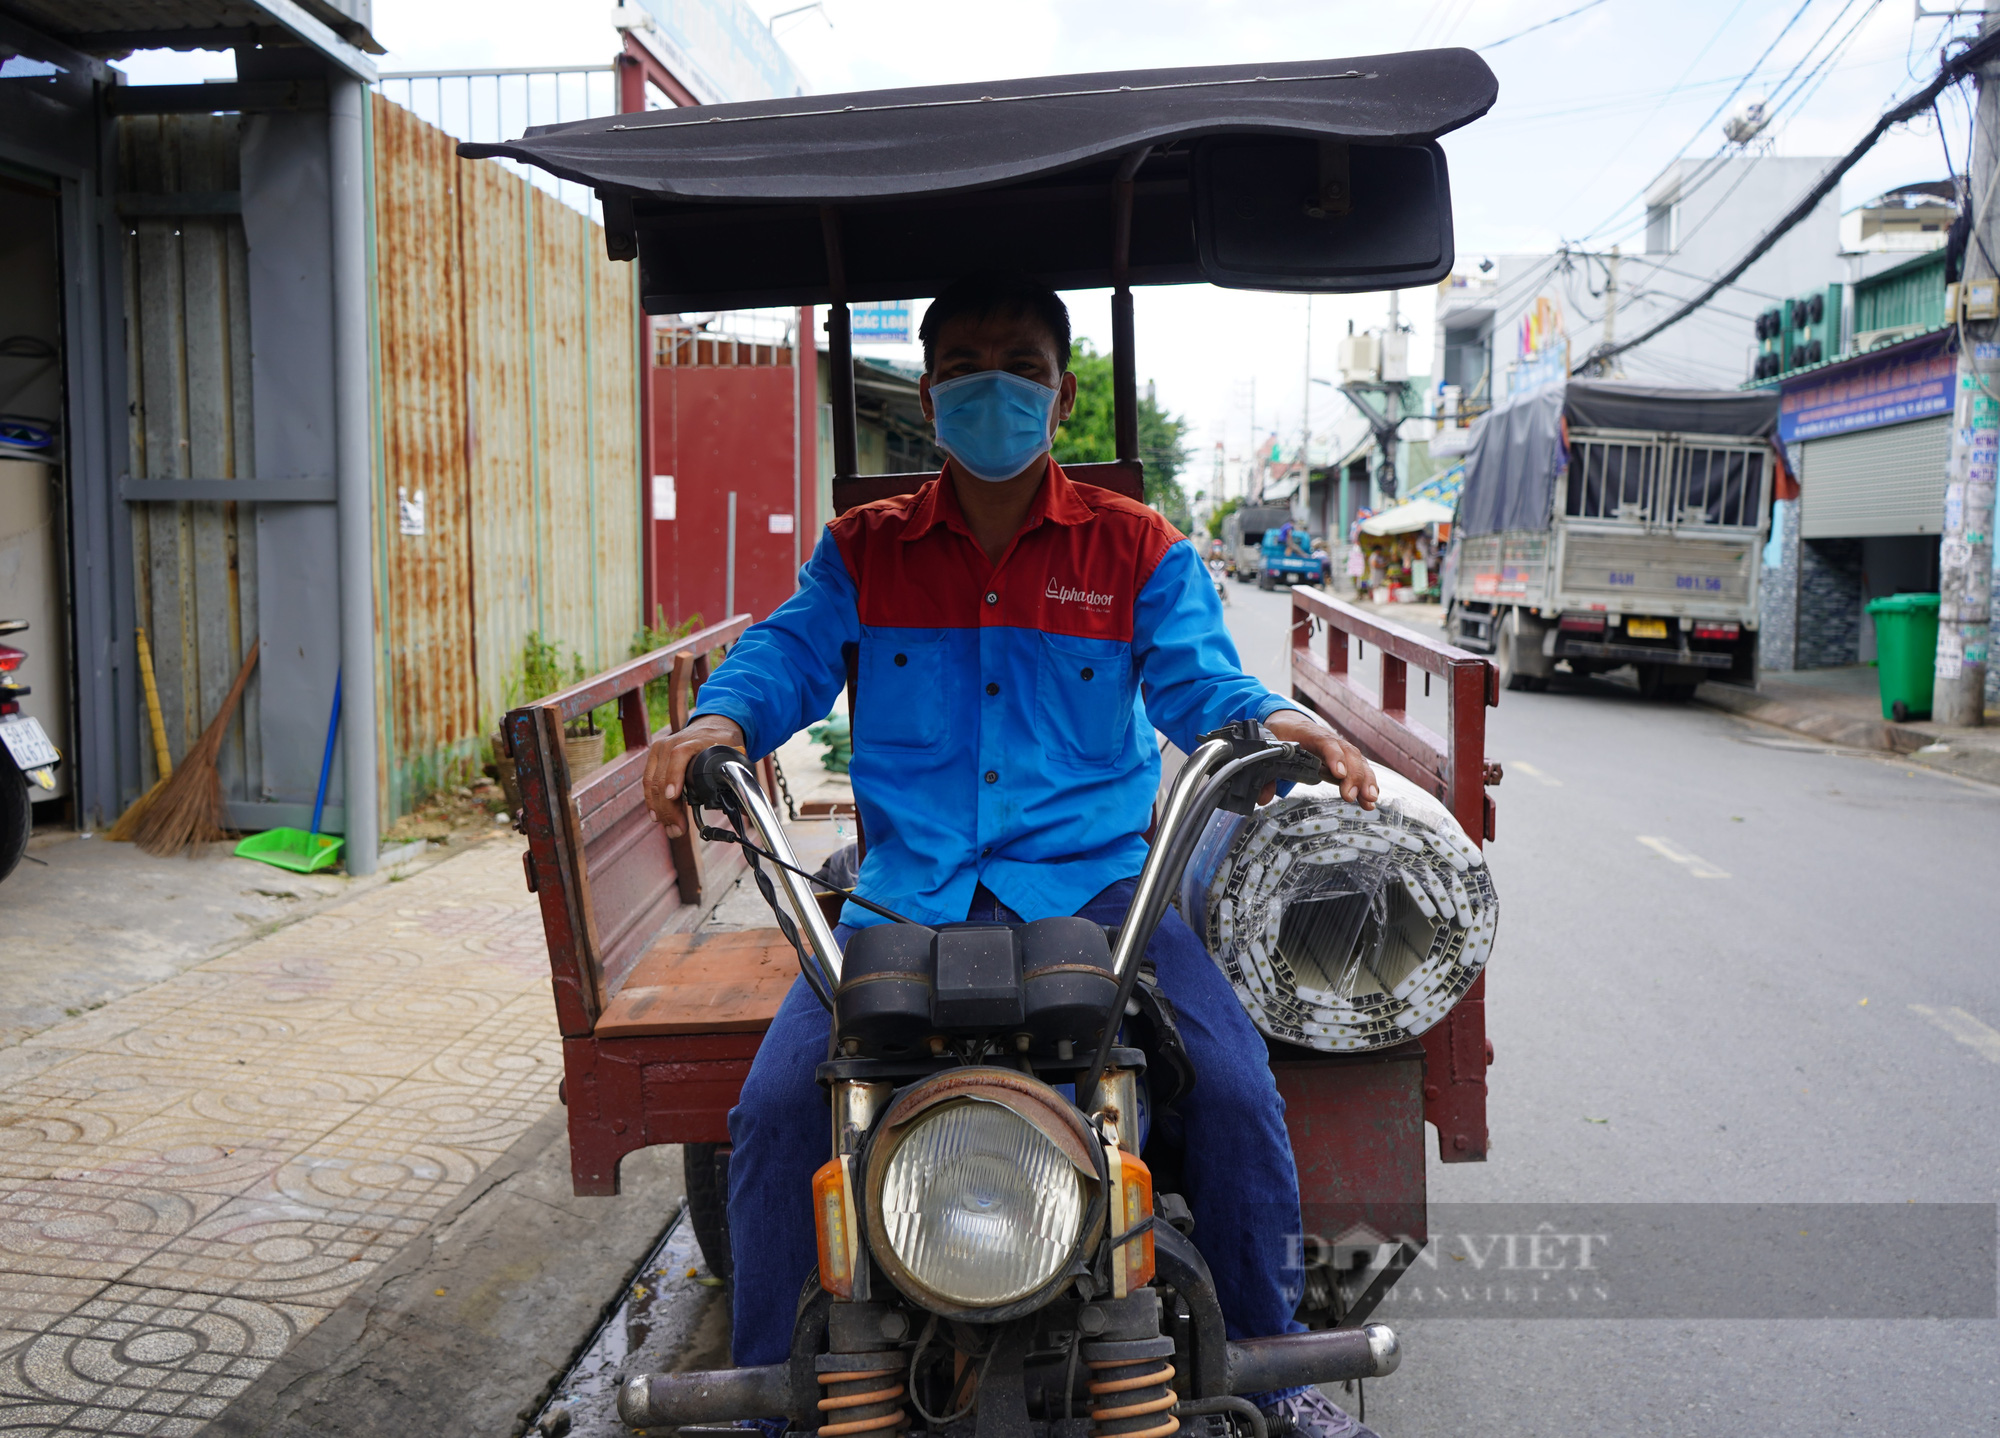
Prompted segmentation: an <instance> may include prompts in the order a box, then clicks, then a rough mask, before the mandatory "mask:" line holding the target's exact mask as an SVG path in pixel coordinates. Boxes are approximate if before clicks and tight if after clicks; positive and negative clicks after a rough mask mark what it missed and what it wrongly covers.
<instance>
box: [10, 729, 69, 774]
mask: <svg viewBox="0 0 2000 1438" xmlns="http://www.w3.org/2000/svg"><path fill="white" fill-rule="evenodd" d="M0 743H4V744H5V745H6V746H7V752H8V753H9V754H11V755H12V756H13V758H14V763H15V764H16V765H17V766H18V767H19V768H20V769H21V770H22V771H23V772H24V773H25V772H26V771H27V770H30V769H46V768H47V767H48V766H49V765H51V764H60V763H61V762H62V755H60V754H58V753H57V752H56V746H55V745H53V744H51V743H50V742H49V736H48V735H46V734H44V733H43V732H42V726H41V724H40V723H39V722H38V721H36V720H34V719H28V718H20V719H9V720H7V721H6V722H5V723H4V724H0Z"/></svg>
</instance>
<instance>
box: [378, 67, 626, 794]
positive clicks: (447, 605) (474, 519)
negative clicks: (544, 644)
mask: <svg viewBox="0 0 2000 1438" xmlns="http://www.w3.org/2000/svg"><path fill="white" fill-rule="evenodd" d="M373 104H374V114H373V117H372V118H373V134H374V163H373V167H372V168H373V174H374V188H375V196H374V198H375V219H376V239H375V246H376V249H375V273H376V294H377V327H378V344H377V352H376V385H377V395H376V406H375V408H376V415H377V428H378V436H379V439H378V443H379V455H378V463H377V466H376V468H377V474H378V479H379V484H380V490H379V495H378V502H379V512H380V516H381V523H380V529H379V536H380V537H379V541H378V543H379V551H380V552H379V563H378V575H379V581H378V582H379V584H380V593H379V598H378V615H379V622H380V624H381V628H382V654H383V681H384V682H383V686H382V703H383V724H384V728H385V734H384V739H385V743H384V746H383V752H384V755H385V764H386V767H387V773H386V774H385V775H384V776H383V777H384V779H385V781H386V784H387V790H388V792H387V795H386V797H387V800H388V805H389V808H388V811H387V812H388V813H389V814H395V813H400V812H403V811H404V810H406V809H407V808H408V806H409V804H410V803H411V802H412V801H413V800H414V799H416V798H418V797H420V796H421V795H422V794H424V793H426V792H429V791H430V790H431V789H433V788H435V787H437V786H438V785H439V784H441V783H447V782H452V781H453V780H455V779H456V778H457V777H458V775H459V774H460V773H461V772H462V771H463V770H464V769H465V768H466V767H467V766H469V765H470V764H472V763H474V762H476V761H477V759H478V757H479V755H480V753H481V751H482V749H483V745H484V742H485V739H486V737H487V736H488V735H489V734H490V733H491V731H492V729H493V727H494V724H495V721H496V720H497V719H498V717H499V715H500V713H501V712H502V710H503V709H505V708H506V706H507V704H508V702H509V698H510V695H509V690H510V687H512V686H513V685H514V684H515V683H516V682H517V681H518V677H519V673H520V667H521V656H522V649H523V645H524V643H525V641H526V639H527V637H528V635H529V634H530V633H539V634H540V635H541V636H542V637H543V638H544V639H547V640H554V641H556V642H558V643H560V644H561V645H562V646H563V647H564V651H565V654H566V655H569V654H574V655H579V656H581V658H582V660H583V662H584V664H585V665H586V666H587V667H589V668H590V669H591V670H593V671H595V670H597V669H601V668H603V667H604V666H606V665H607V664H609V663H611V662H612V661H614V660H616V659H619V658H622V657H623V656H624V654H625V652H626V648H627V646H628V644H629V643H630V641H631V639H632V636H633V634H634V632H635V631H636V629H637V628H638V626H639V623H640V619H641V615H640V512H639V503H640V483H639V455H638V443H637V439H638V431H637V423H638V421H637V403H638V397H637V383H638V375H637V367H636V359H637V353H636V351H637V346H638V335H639V328H638V306H637V303H636V297H635V295H634V292H633V286H632V277H631V274H630V272H629V270H628V269H627V268H625V267H623V266H616V265H613V264H612V263H611V262H610V261H609V260H607V259H606V258H605V254H604V239H603V232H602V230H600V229H599V227H598V226H596V225H595V224H593V223H592V222H591V221H590V220H589V219H588V218H587V217H586V216H584V215H581V214H579V213H577V212H576V211H575V210H573V209H570V208H568V207H566V206H564V205H562V204H561V203H559V202H558V201H556V200H555V199H553V198H551V197H550V196H548V195H547V194H544V193H542V192H541V191H539V190H537V189H535V188H533V187H532V186H530V185H528V184H527V183H525V182H523V181H522V180H520V179H518V178H516V177H514V176H512V175H510V174H508V173H506V172H505V171H504V170H502V169H501V168H500V167H498V166H496V165H492V164H488V163H486V162H483V161H466V160H460V159H459V158H458V157H457V155H456V153H455V152H454V141H453V140H452V139H451V137H450V136H448V135H446V134H445V133H444V132H443V131H441V130H438V129H436V128H435V127H433V126H431V125H429V124H426V123H425V122H424V121H422V120H420V119H418V118H417V117H416V116H415V115H413V114H411V113H410V112H409V111H408V110H405V109H404V108H402V107H401V106H399V105H397V104H395V103H393V102H392V101H389V100H387V99H385V98H383V97H382V96H380V95H376V96H375V97H374V99H373ZM419 516H421V517H420V518H419ZM514 697H515V698H516V699H518V697H519V696H518V695H515V696H514Z"/></svg>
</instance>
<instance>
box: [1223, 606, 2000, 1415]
mask: <svg viewBox="0 0 2000 1438" xmlns="http://www.w3.org/2000/svg"><path fill="white" fill-rule="evenodd" d="M1230 600H1231V604H1230V607H1229V616H1230V624H1231V627H1232V628H1233V630H1234V631H1235V633H1236V634H1237V636H1238V642H1239V644H1240V646H1241V647H1242V650H1243V656H1244V661H1245V665H1246V667H1248V668H1250V669H1252V670H1253V671H1254V672H1257V673H1259V674H1260V675H1261V677H1263V678H1264V679H1265V680H1266V682H1267V683H1272V684H1273V685H1274V687H1276V685H1277V684H1279V683H1281V682H1282V680H1283V673H1284V670H1283V667H1282V666H1283V660H1284V646H1285V642H1286V637H1285V636H1286V629H1285V626H1286V623H1287V610H1286V604H1287V599H1286V596H1285V595H1283V594H1271V595H1266V594H1260V593H1257V592H1256V591H1254V590H1252V589H1249V588H1247V587H1243V586H1232V587H1231V592H1230ZM1415 692H1416V687H1415V684H1414V679H1413V685H1412V693H1413V703H1418V704H1420V703H1421V701H1419V700H1416V699H1415V697H1414V696H1415ZM1489 722H1490V728H1489V744H1488V753H1489V754H1490V755H1492V756H1494V757H1497V758H1500V759H1502V760H1504V761H1506V763H1507V778H1506V781H1505V783H1504V784H1503V785H1502V787H1501V788H1500V789H1499V790H1498V791H1497V794H1496V798H1497V800H1498V803H1499V825H1498V829H1499V840H1498V842H1497V843H1495V844H1493V845H1492V846H1491V847H1490V848H1489V851H1488V852H1489V854H1490V855H1491V861H1492V864H1493V869H1494V876H1495V881H1496V883H1497V885H1498V887H1499V891H1500V895H1501V904H1502V909H1501V924H1500V938H1499V941H1498V944H1497V946H1496V948H1495V950H1494V956H1493V960H1492V968H1491V974H1490V977H1489V982H1488V988H1489V994H1488V1001H1487V1013H1488V1016H1489V1018H1488V1022H1489V1032H1490V1034H1491V1037H1492V1040H1493V1044H1494V1047H1495V1050H1496V1055H1497V1062H1496V1065H1495V1067H1494V1068H1493V1070H1492V1072H1491V1074H1490V1079H1491V1087H1492V1097H1491V1108H1490V1116H1491V1122H1492V1133H1493V1153H1492V1157H1491V1160H1490V1161H1489V1162H1487V1163H1485V1164H1455V1165H1449V1166H1446V1165H1440V1164H1438V1163H1437V1161H1436V1158H1435V1155H1434V1154H1433V1157H1432V1164H1431V1178H1430V1181H1431V1193H1432V1198H1433V1200H1434V1201H1439V1200H1446V1201H1453V1202H1491V1201H1505V1202H1524V1203H1545V1202H1546V1203H1556V1202H1593V1203H1596V1202H1604V1203H1611V1202H1620V1203H1627V1202H1629V1203H1679V1204H1706V1203H1724V1202H1730V1203H1739V1202H1759V1203H1773V1202H1787V1203H1791V1202H1808V1201H1810V1202H1826V1203H1842V1204H1859V1203H1890V1204H1903V1203H1908V1202H1912V1201H1914V1202H1917V1203H1931V1202H1973V1203H1984V1204H1990V1203H1992V1202H1994V1201H1995V1199H1996V1198H2000V1192H1996V1190H2000V965H1996V963H1995V962H1994V960H1995V957H1996V955H2000V905H1996V902H1995V900H1996V885H1995V878H1996V873H2000V790H1996V789H1993V788H1990V787H1984V786H1978V785H1974V784H1972V783H1970V782H1968V781H1963V780H1959V779H1955V778H1952V777H1949V776H1946V775H1941V774H1936V773H1932V772H1929V771H1926V770H1922V769H1918V770H1911V769H1910V768H1908V767H1907V766H1905V765H1899V764H1896V763H1894V762H1885V761H1884V760H1883V759H1881V758H1879V757H1874V756H1863V755H1860V754H1858V753H1852V752H1848V753H1843V752H1841V751H1835V750H1829V749H1827V748H1825V747H1823V746H1819V745H1816V744H1812V743H1810V742H1809V741H1804V740H1801V739H1798V738H1797V737H1795V736H1792V735H1788V734H1785V733H1783V732H1782V731H1777V730H1771V729H1765V728H1761V727H1759V726H1755V725H1752V724H1749V723H1747V722H1745V721H1742V720H1739V719H1736V718H1733V717H1730V716H1727V715H1723V714H1720V713H1717V712H1714V711H1711V710H1706V709H1702V708H1699V707H1692V706H1689V707H1675V706H1664V705H1659V704H1650V703H1646V702H1644V701H1641V700H1640V699H1639V698H1638V696H1637V695H1636V693H1634V692H1633V691H1631V690H1629V689H1626V688H1623V687H1620V686H1618V685H1617V684H1615V683H1613V682H1605V681H1599V682H1596V683H1593V684H1590V685H1588V686H1580V687H1577V688H1573V689H1570V690H1568V691H1567V692H1551V693H1547V694H1515V693H1509V694H1506V695H1504V696H1503V698H1502V703H1501V706H1500V708H1499V709H1498V710H1497V711H1490V718H1489ZM1690 1259H1691V1261H1693V1262H1697V1263H1699V1262H1702V1261H1704V1260H1703V1256H1702V1255H1699V1254H1692V1255H1690ZM1988 1267H1989V1269H1990V1255H1989V1260H1988ZM1715 1268H1716V1271H1715V1273H1714V1275H1713V1279H1712V1283H1713V1292H1714V1293H1715V1295H1716V1297H1717V1301H1718V1302H1723V1301H1727V1300H1728V1298H1729V1297H1730V1294H1731V1290H1732V1286H1733V1285H1737V1284H1738V1283H1739V1282H1741V1281H1742V1280H1739V1278H1738V1275H1737V1273H1736V1272H1733V1271H1731V1270H1730V1269H1729V1268H1727V1267H1726V1266H1724V1265H1723V1264H1722V1263H1720V1262H1717V1263H1716V1264H1715ZM1828 1281H1829V1284H1830V1285H1831V1286H1835V1287H1838V1286H1840V1285H1841V1284H1842V1283H1843V1282H1844V1281H1845V1277H1844V1275H1843V1274H1842V1273H1841V1272H1839V1271H1835V1272H1831V1273H1829V1274H1828ZM1398 1322H1399V1327H1400V1329H1401V1331H1402V1333H1403V1336H1404V1339H1405V1344H1406V1353H1407V1357H1406V1359H1405V1362H1404V1365H1403V1368H1402V1371H1401V1372H1400V1373H1398V1374H1396V1375H1395V1376H1394V1377H1392V1378H1389V1379H1387V1380H1383V1381H1379V1382H1377V1383H1373V1384H1370V1385H1369V1388H1370V1392H1369V1394H1368V1400H1369V1402H1368V1410H1369V1419H1370V1422H1371V1424H1373V1425H1374V1426H1377V1427H1379V1428H1380V1430H1381V1431H1382V1433H1383V1434H1384V1435H1385V1438H1413V1435H1418V1434H1423V1435H1432V1434H1464V1435H1488V1434H1492V1435H1528V1434H1536V1435H1540V1434H1560V1435H1571V1434H1584V1433H1621V1434H1627V1433H1630V1434H1646V1435H1656V1434H1672V1435H1681V1434H1688V1435H1694V1434H1702V1435H1713V1434H1718V1433H1751V1432H1754V1433H1757V1434H1759V1435H1760V1438H1777V1435H1793V1434H1797V1435H1808V1434H1810V1435H1824V1434H1831V1433H1856V1434H1879V1433H1893V1432H1906V1431H1917V1432H1922V1433H1924V1434H1925V1435H1927V1438H1943V1435H1947V1434H1954V1435H1956V1434H1966V1435H1972V1434H1980V1435H1991V1434H1993V1433H1995V1432H2000V1323H1995V1322H1993V1321H1991V1320H1984V1321H1980V1320H1942V1321H1928V1322H1925V1321H1918V1322H1909V1323H1904V1324H1901V1325H1897V1326H1896V1327H1895V1328H1894V1330H1893V1331H1889V1330H1887V1329H1885V1327H1883V1326H1878V1325H1875V1324H1871V1323H1867V1322H1861V1321H1805V1320H1791V1321H1779V1320H1748V1319H1733V1320H1722V1321H1716V1320H1707V1321H1703V1320H1698V1319H1681V1320H1669V1319H1657V1320H1646V1321H1609V1320H1588V1319H1580V1320H1570V1319H1565V1320H1541V1321H1528V1322H1523V1321H1503V1320H1439V1319H1413V1320H1401V1319H1399V1320H1398Z"/></svg>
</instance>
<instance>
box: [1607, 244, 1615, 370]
mask: <svg viewBox="0 0 2000 1438" xmlns="http://www.w3.org/2000/svg"><path fill="white" fill-rule="evenodd" d="M1617 338H1618V246H1616V245H1613V246H1612V247H1611V254H1610V255H1609V257H1607V258H1606V260H1605V262H1604V348H1605V349H1606V350H1607V351H1608V350H1609V349H1610V348H1611V346H1612V344H1613V343H1614V342H1616V340H1617Z"/></svg>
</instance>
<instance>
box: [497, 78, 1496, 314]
mask: <svg viewBox="0 0 2000 1438" xmlns="http://www.w3.org/2000/svg"><path fill="white" fill-rule="evenodd" d="M1495 95H1496V84H1495V81H1494V78H1493V74H1492V72H1491V71H1490V70H1489V69H1487V67H1486V64H1485V62H1483V61H1482V60H1480V59H1479V57H1478V56H1476V55H1474V54H1473V53H1472V52H1470V51H1467V50H1432V51H1417V52H1412V53H1408V54H1401V55H1377V56H1366V57H1362V58H1359V59H1352V60H1303V61H1287V62H1284V63H1281V64H1269V65H1215V66H1202V67H1199V68H1193V69H1176V70H1133V71H1120V72H1108V73H1100V74H1089V75H1065V76H1057V77H1053V78H1039V79H1025V80H1007V81H994V82H991V83H987V84H975V85H939V86H930V87H925V88H920V89H901V90H879V91H870V92H857V93H852V94H845V95H825V96H805V97H797V98H791V99H779V100H759V101H753V102H750V103H747V104H739V105H709V106H700V107H695V108H690V109H680V110H664V111H651V112H647V113H645V114H628V115H616V116H607V117H603V118H599V119H595V120H583V121H579V122H576V123H574V124H569V125H551V126H541V127H538V128H535V129H532V130H530V131H529V132H528V133H527V134H526V135H525V136H523V137H522V138H521V139H519V140H514V141H510V142H507V143H504V144H466V145H461V146H460V147H459V150H460V153H461V154H464V155H467V156H470V157H474V158H479V157H486V156H504V157H507V158H509V159H514V160H519V161H522V162H525V163H527V164H531V165H538V166H540V167H541V168H543V169H545V170H548V171H550V172H551V173H553V174H556V175H560V176H562V177H563V178H564V179H569V180H575V181H579V182H581V183H584V184H587V185H591V186H594V187H595V188H596V190H597V193H598V195H599V197H600V198H601V199H602V200H603V201H604V208H605V223H606V231H607V243H608V244H609V245H610V248H611V252H612V254H613V255H614V256H615V257H617V258H631V257H633V256H634V255H635V254H636V255H637V257H638V258H639V259H640V261H641V271H642V288H643V292H644V295H645V303H646V307H647V308H648V309H649V310H654V311H656V312H658V311H677V310H697V309H729V308H743V307H748V306H753V305H781V304H782V305H789V304H818V303H825V302H827V301H828V300H830V299H833V298H835V297H836V289H837V288H838V289H841V290H844V297H845V298H847V299H851V300H868V299H900V298H909V297H916V296H921V295H930V294H935V293H936V292H937V291H938V290H939V289H940V288H942V287H943V286H944V285H946V284H948V283H950V281H951V280H953V279H955V278H957V277H958V276H959V275H961V274H963V273H965V272H966V271H968V270H972V269H978V268H986V267H992V266H1002V265H1004V266H1007V267H1018V268H1024V269H1027V270H1030V271H1031V272H1033V273H1036V274H1038V275H1040V276H1041V277H1042V278H1044V279H1045V280H1047V281H1048V282H1049V283H1051V284H1054V285H1056V286H1058V287H1061V288H1086V287H1095V286H1104V285H1109V284H1111V283H1113V282H1114V279H1115V275H1114V261H1113V244H1112V235H1113V229H1114V221H1115V218H1116V214H1115V210H1114V204H1113V181H1114V179H1115V178H1116V174H1117V171H1118V169H1119V166H1120V165H1121V163H1123V164H1127V165H1128V166H1129V164H1130V162H1131V161H1132V160H1134V159H1136V158H1137V157H1138V156H1139V155H1140V154H1142V153H1143V154H1144V156H1145V158H1144V160H1143V163H1141V164H1140V167H1139V168H1138V170H1137V172H1136V175H1135V176H1133V180H1134V184H1133V191H1132V215H1131V237H1130V251H1129V254H1130V271H1129V281H1130V283H1133V284H1174V283H1185V282H1189V281H1198V280H1206V281H1209V282H1212V283H1216V284H1222V285H1231V286H1236V287H1241V288H1258V289H1293V290H1364V289H1384V288H1391V287H1406V286H1411V285H1416V284H1422V283H1427V282H1429V281H1432V280H1435V279H1438V278H1441V277H1442V276H1443V275H1445V274H1446V273H1448V272H1449V271H1450V268H1451V262H1452V238H1451V205H1450V186H1449V180H1448V178H1447V174H1446V169H1445V163H1444V155H1443V152H1442V151H1441V150H1440V149H1439V148H1438V146H1437V145H1436V143H1435V142H1436V140H1437V137H1438V136H1440V135H1443V134H1446V133H1448V132H1450V131H1452V130H1455V129H1457V128H1458V127H1459V126H1461V125H1464V124H1467V123H1468V122H1470V121H1472V120H1474V119H1477V118H1478V117H1479V116H1480V115H1482V114H1484V113H1485V112H1486V111H1487V109H1489V108H1490V107H1491V106H1492V104H1493V101H1494V98H1495ZM829 232H831V234H832V236H833V240H834V246H833V249H832V251H831V252H829V248H828V236H829ZM835 264H841V265H843V267H844V271H845V273H844V275H841V276H838V277H836V276H835V274H834V273H833V267H834V265H835ZM837 278H838V279H844V281H845V283H844V285H840V286H837V285H836V279H837Z"/></svg>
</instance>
